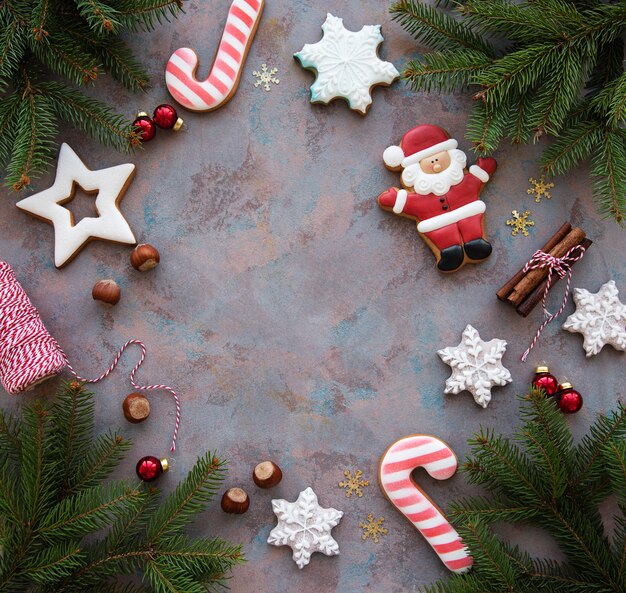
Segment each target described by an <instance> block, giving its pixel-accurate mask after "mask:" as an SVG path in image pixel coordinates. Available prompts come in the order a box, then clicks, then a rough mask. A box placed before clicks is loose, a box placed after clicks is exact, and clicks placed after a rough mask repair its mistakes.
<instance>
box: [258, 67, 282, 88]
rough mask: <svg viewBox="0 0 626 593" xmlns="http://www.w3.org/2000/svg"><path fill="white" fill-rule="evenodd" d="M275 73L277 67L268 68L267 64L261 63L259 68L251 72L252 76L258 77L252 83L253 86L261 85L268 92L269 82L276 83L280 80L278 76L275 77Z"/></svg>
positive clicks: (276, 72)
mask: <svg viewBox="0 0 626 593" xmlns="http://www.w3.org/2000/svg"><path fill="white" fill-rule="evenodd" d="M276 74H278V68H272V69H271V70H268V68H267V64H261V70H260V71H259V70H255V71H254V72H253V73H252V76H254V77H255V78H258V80H257V81H256V82H255V83H254V86H255V87H257V88H258V87H260V86H261V85H263V88H264V89H265V90H266V91H267V92H268V93H269V92H270V90H271V87H270V82H272V83H274V84H278V83H279V82H280V80H278V78H275V75H276Z"/></svg>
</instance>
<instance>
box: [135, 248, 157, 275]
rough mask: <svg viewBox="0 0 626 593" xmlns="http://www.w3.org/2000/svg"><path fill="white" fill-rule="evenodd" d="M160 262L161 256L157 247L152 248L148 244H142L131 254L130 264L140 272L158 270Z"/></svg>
mask: <svg viewBox="0 0 626 593" xmlns="http://www.w3.org/2000/svg"><path fill="white" fill-rule="evenodd" d="M160 261H161V256H160V255H159V252H158V251H157V250H156V247H152V245H149V244H148V243H140V244H139V245H137V247H135V249H133V251H132V253H131V254H130V264H131V265H132V266H133V268H135V270H139V271H140V272H147V271H148V270H151V269H152V268H156V267H157V265H158V263H159V262H160Z"/></svg>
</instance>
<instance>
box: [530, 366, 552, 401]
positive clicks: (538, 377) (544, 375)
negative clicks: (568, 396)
mask: <svg viewBox="0 0 626 593" xmlns="http://www.w3.org/2000/svg"><path fill="white" fill-rule="evenodd" d="M531 385H532V386H533V387H536V388H537V389H543V390H544V391H545V393H546V395H554V394H555V393H556V391H557V389H558V388H559V382H558V381H557V380H556V377H555V376H554V375H551V374H550V369H549V368H548V367H547V366H545V365H539V366H538V367H537V368H536V369H535V376H534V377H533V380H532V383H531Z"/></svg>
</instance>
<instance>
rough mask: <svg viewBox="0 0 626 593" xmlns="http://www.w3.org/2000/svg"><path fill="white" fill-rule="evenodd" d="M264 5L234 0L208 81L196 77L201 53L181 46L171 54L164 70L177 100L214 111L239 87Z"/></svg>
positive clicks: (252, 0)
mask: <svg viewBox="0 0 626 593" xmlns="http://www.w3.org/2000/svg"><path fill="white" fill-rule="evenodd" d="M263 4H264V0H233V3H232V4H231V6H230V10H229V11H228V18H227V19H226V26H225V27H224V33H223V35H222V39H221V41H220V44H219V48H218V50H217V54H216V56H215V60H214V61H213V65H212V66H211V72H210V73H209V76H208V78H207V79H206V80H204V81H202V82H199V81H197V80H196V77H195V72H196V69H197V67H198V55H197V54H196V52H195V51H194V50H193V49H189V48H188V47H181V48H180V49H177V50H176V51H175V52H174V53H173V54H172V56H171V58H170V59H169V61H168V62H167V68H166V70H165V84H166V85H167V90H168V91H169V92H170V94H171V95H172V97H174V99H175V100H176V101H177V102H178V103H180V104H181V105H182V106H183V107H186V108H187V109H190V110H192V111H212V110H214V109H217V108H219V107H221V106H222V105H223V104H224V103H226V101H228V99H230V97H231V96H232V95H233V93H234V92H235V91H236V90H237V85H238V83H239V77H240V76H241V70H242V68H243V65H244V62H245V61H246V54H247V53H248V49H249V47H250V44H251V43H252V39H253V38H254V34H255V32H256V29H257V26H258V24H259V20H260V19H261V13H262V12H263Z"/></svg>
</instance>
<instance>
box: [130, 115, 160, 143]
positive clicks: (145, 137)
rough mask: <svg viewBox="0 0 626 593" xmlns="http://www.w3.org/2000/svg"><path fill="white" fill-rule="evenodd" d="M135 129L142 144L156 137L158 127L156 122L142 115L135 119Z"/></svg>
mask: <svg viewBox="0 0 626 593" xmlns="http://www.w3.org/2000/svg"><path fill="white" fill-rule="evenodd" d="M133 128H134V129H135V131H136V132H137V133H138V134H139V136H140V138H141V140H142V142H150V140H152V138H154V136H155V135H156V126H155V125H154V122H153V121H152V120H151V119H150V118H149V117H146V116H145V115H142V116H140V117H138V118H137V119H135V121H134V122H133Z"/></svg>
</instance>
